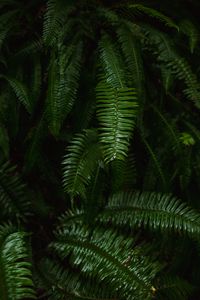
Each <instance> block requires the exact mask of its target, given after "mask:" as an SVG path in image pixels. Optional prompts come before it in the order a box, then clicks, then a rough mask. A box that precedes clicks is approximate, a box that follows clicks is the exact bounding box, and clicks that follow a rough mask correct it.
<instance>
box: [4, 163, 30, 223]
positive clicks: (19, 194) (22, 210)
mask: <svg viewBox="0 0 200 300" xmlns="http://www.w3.org/2000/svg"><path fill="white" fill-rule="evenodd" d="M0 208H1V209H0V211H1V212H0V215H1V216H2V217H7V216H9V218H10V219H11V218H12V219H17V220H18V219H24V217H26V216H27V215H29V214H30V201H29V199H28V194H27V189H26V187H25V185H24V184H23V182H22V180H21V178H20V177H19V175H18V174H17V172H16V167H14V166H11V165H10V163H5V164H4V165H2V166H1V168H0Z"/></svg>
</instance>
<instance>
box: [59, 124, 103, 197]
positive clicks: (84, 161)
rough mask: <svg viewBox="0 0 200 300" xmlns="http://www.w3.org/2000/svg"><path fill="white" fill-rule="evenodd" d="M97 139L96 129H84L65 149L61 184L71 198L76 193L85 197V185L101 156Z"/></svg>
mask: <svg viewBox="0 0 200 300" xmlns="http://www.w3.org/2000/svg"><path fill="white" fill-rule="evenodd" d="M97 140H98V139H97V134H96V131H94V130H85V131H84V132H83V133H82V134H77V136H76V137H75V138H74V139H73V140H72V142H71V145H70V146H69V147H68V149H67V150H68V151H67V152H68V153H67V155H66V156H65V157H64V160H63V165H64V175H63V186H64V190H65V192H67V193H69V194H70V196H71V197H72V198H73V197H74V196H76V195H80V196H81V197H83V198H85V195H86V187H87V185H88V184H89V182H90V181H91V176H92V174H93V172H94V170H95V168H96V167H97V165H98V160H99V159H100V157H101V153H100V149H99V147H98V144H97Z"/></svg>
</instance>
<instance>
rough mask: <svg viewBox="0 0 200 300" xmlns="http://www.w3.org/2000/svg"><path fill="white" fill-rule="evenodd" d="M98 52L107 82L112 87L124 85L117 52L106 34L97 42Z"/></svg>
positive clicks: (122, 86)
mask: <svg viewBox="0 0 200 300" xmlns="http://www.w3.org/2000/svg"><path fill="white" fill-rule="evenodd" d="M99 52H100V60H101V63H102V66H103V69H104V73H105V77H106V81H107V83H108V84H110V85H111V86H112V87H113V88H124V87H126V84H125V83H126V77H125V72H124V68H123V65H122V61H121V58H120V55H119V52H118V50H117V47H116V45H115V44H113V43H112V41H111V38H110V37H109V36H108V35H106V34H105V35H103V37H102V39H101V40H100V42H99Z"/></svg>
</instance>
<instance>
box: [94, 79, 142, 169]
mask: <svg viewBox="0 0 200 300" xmlns="http://www.w3.org/2000/svg"><path fill="white" fill-rule="evenodd" d="M96 97H97V117H98V120H99V123H100V129H99V130H100V141H101V144H102V149H103V152H104V157H105V162H106V163H109V162H110V161H112V160H115V159H119V160H124V158H125V157H126V156H127V152H128V147H129V143H130V138H131V136H132V133H133V128H134V124H135V120H136V115H137V107H138V104H137V102H136V101H137V96H136V92H135V89H134V88H126V87H125V88H118V89H114V88H113V87H112V86H111V85H109V84H108V83H106V82H103V81H101V82H100V83H99V84H98V85H97V88H96Z"/></svg>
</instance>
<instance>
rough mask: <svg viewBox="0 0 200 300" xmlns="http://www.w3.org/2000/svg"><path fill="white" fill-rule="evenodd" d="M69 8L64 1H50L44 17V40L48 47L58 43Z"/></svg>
mask: <svg viewBox="0 0 200 300" xmlns="http://www.w3.org/2000/svg"><path fill="white" fill-rule="evenodd" d="M67 14H68V7H67V6H66V3H64V1H62V0H58V1H55V0H49V1H48V2H47V11H46V14H45V16H44V27H43V40H44V43H45V44H46V45H47V46H53V45H54V44H55V43H56V41H57V36H58V35H59V33H60V31H61V30H62V27H63V26H64V22H65V20H66V18H67Z"/></svg>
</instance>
